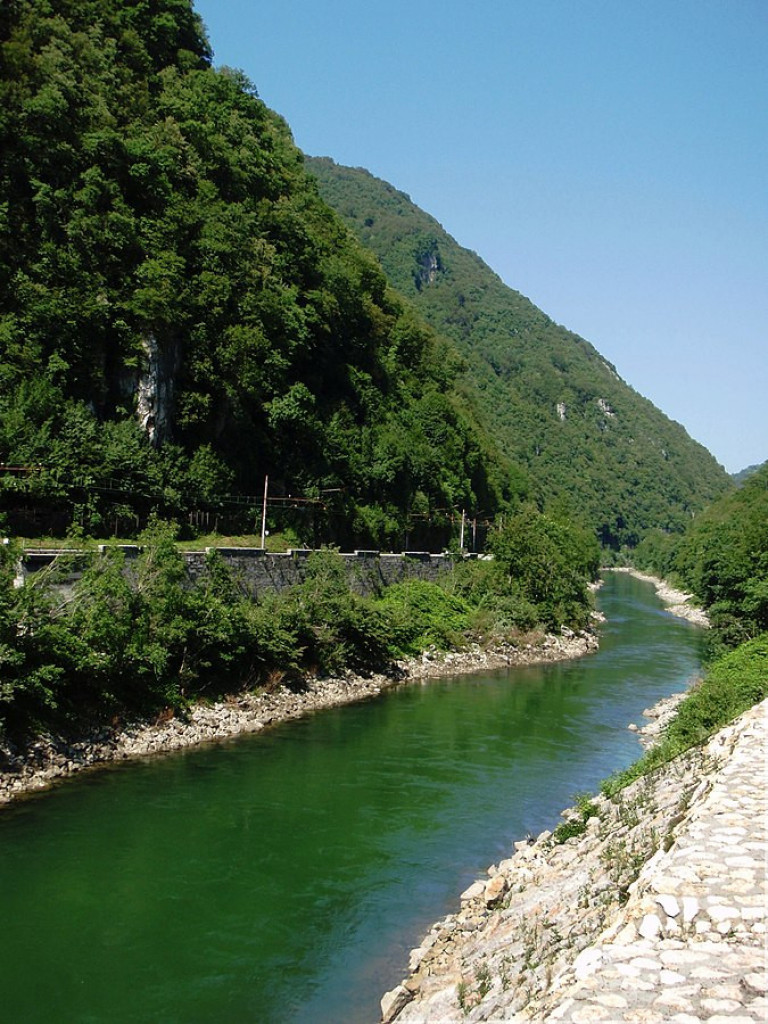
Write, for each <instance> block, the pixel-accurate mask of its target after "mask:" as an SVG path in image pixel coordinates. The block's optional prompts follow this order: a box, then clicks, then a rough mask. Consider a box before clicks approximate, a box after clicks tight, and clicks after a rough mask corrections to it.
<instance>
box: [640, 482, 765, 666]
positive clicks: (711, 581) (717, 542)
mask: <svg viewBox="0 0 768 1024" xmlns="http://www.w3.org/2000/svg"><path fill="white" fill-rule="evenodd" d="M636 559H637V561H638V563H639V564H640V565H642V566H643V567H645V568H647V569H651V570H653V571H654V572H656V573H658V574H659V575H661V576H666V577H667V578H670V579H673V580H677V581H679V582H680V583H681V584H682V585H683V586H684V587H686V588H688V589H690V590H691V591H692V592H693V593H694V594H695V595H696V597H697V598H698V600H699V601H700V602H701V604H702V605H703V607H704V608H706V609H707V610H708V612H709V614H710V618H711V620H712V624H713V626H714V628H715V635H716V638H717V641H716V642H717V643H718V644H720V645H725V646H729V647H730V646H733V645H735V644H738V643H741V642H743V641H746V640H750V639H754V638H755V637H756V636H758V635H759V634H760V633H764V632H766V631H768V463H766V464H764V465H763V466H762V467H761V468H760V469H758V470H757V471H756V472H754V473H752V474H751V475H750V476H749V477H748V478H747V480H746V481H745V483H744V484H743V486H742V487H740V488H739V489H738V490H737V491H734V492H733V493H730V494H727V495H724V496H723V497H722V498H720V499H719V500H718V501H716V502H714V503H713V504H712V505H711V506H710V507H709V508H708V509H706V511H704V512H703V513H702V514H701V515H699V516H697V517H696V519H695V521H694V522H693V523H692V524H691V526H690V527H689V529H688V530H687V531H686V533H685V535H684V536H683V537H673V536H670V535H668V534H663V533H660V532H653V533H649V534H648V535H647V537H646V538H645V540H644V541H643V543H642V544H641V545H640V547H639V548H638V550H637V552H636ZM766 672H767V673H768V667H766Z"/></svg>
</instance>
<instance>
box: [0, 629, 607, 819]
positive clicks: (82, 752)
mask: <svg viewBox="0 0 768 1024" xmlns="http://www.w3.org/2000/svg"><path fill="white" fill-rule="evenodd" d="M598 645H599V641H598V637H597V634H596V633H595V632H593V631H589V630H586V631H582V632H579V633H574V632H573V631H572V630H569V629H565V628H564V629H563V630H562V632H561V634H560V635H559V636H556V635H554V634H547V635H545V636H543V637H539V638H538V639H536V640H533V639H532V640H531V642H525V643H522V644H520V645H517V646H516V645H514V644H511V643H505V644H500V645H495V646H491V647H488V648H483V647H481V646H480V645H478V644H474V645H472V646H471V647H470V648H468V649H467V650H464V651H453V652H447V653H445V652H440V651H437V650H435V649H431V650H428V651H426V652H424V654H422V655H421V657H419V658H414V659H411V660H409V661H403V662H398V663H397V664H395V665H394V666H392V670H391V671H390V672H388V673H386V674H384V673H382V674H376V675H371V676H355V675H352V674H349V675H348V676H345V677H343V678H328V679H317V678H307V679H305V680H304V681H303V685H302V686H301V687H300V688H289V687H287V686H278V687H276V688H275V689H273V690H271V691H259V692H253V693H240V694H235V695H232V696H231V697H228V698H227V699H225V700H222V701H217V702H214V703H211V704H196V705H195V706H194V707H192V708H191V709H190V710H189V711H188V713H187V714H186V715H185V716H184V717H181V716H170V715H169V716H167V717H166V716H160V718H159V719H157V720H155V721H153V722H146V721H142V722H132V723H125V724H121V725H117V726H110V727H101V728H99V729H96V730H94V731H93V732H92V733H91V734H89V735H87V736H83V737H81V738H79V739H78V740H76V741H72V740H68V741H67V740H63V739H61V738H57V737H51V736H44V737H40V738H38V739H37V740H36V741H35V742H34V743H33V744H32V745H31V746H30V747H29V749H27V750H24V751H18V750H14V749H12V748H10V747H7V746H6V747H3V746H0V806H2V805H5V804H8V803H9V802H11V801H13V800H17V799H19V798H21V797H24V796H28V795H30V794H32V793H36V792H39V791H41V790H44V789H47V788H49V787H50V786H52V785H54V784H55V783H57V782H61V781H63V780H65V779H67V778H69V777H71V776H73V775H75V774H76V773H78V772H80V771H83V770H94V769H97V768H99V767H104V766H106V765H109V764H113V763H116V762H120V761H126V760H130V759H138V758H146V757H155V756H160V755H163V754H169V753H172V752H173V751H177V750H181V749H184V748H188V747H192V746H199V745H201V744H204V743H221V742H225V741H227V740H230V739H233V738H235V737H237V736H241V735H245V734H247V733H253V732H260V731H261V730H263V729H266V728H269V727H271V726H275V725H278V724H280V723H282V722H288V721H291V720H292V719H296V718H300V717H302V716H303V715H307V714H311V713H313V712H315V711H320V710H322V709H324V708H330V707H340V706H342V705H344V704H350V703H353V702H356V701H361V700H368V699H371V698H373V697H376V696H377V695H378V694H380V693H382V692H383V691H384V690H386V689H389V688H391V687H393V686H398V685H404V684H407V683H413V682H418V681H423V680H428V679H432V678H439V677H442V676H450V675H454V674H460V673H466V672H483V671H493V670H494V669H499V668H504V667H507V666H513V665H532V664H539V663H544V662H554V661H563V660H566V659H570V658H577V657H582V656H584V655H586V654H589V653H591V652H593V651H595V650H597V648H598Z"/></svg>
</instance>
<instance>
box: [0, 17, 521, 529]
mask: <svg viewBox="0 0 768 1024" xmlns="http://www.w3.org/2000/svg"><path fill="white" fill-rule="evenodd" d="M458 362H459V361H458V359H457V358H456V356H455V354H454V352H453V351H452V346H451V345H450V344H449V343H447V342H445V341H441V340H440V339H439V338H437V337H436V336H435V334H434V332H433V331H432V330H430V329H429V328H428V327H426V326H425V325H424V323H423V322H422V321H420V320H419V319H418V318H417V317H416V316H415V315H414V314H413V312H412V311H411V310H410V309H409V308H407V306H406V305H405V304H404V303H403V301H402V300H401V299H400V298H399V297H398V296H397V295H396V294H395V293H394V292H393V290H392V289H391V288H390V287H389V286H388V284H387V281H386V279H385V276H384V274H383V273H382V271H381V269H380V267H379V266H378V264H377V262H376V260H375V259H374V258H373V257H372V256H371V255H370V254H369V253H367V252H366V251H365V250H364V249H363V248H362V247H361V246H360V245H359V244H358V243H357V242H356V241H355V240H354V239H353V238H352V237H351V235H350V234H349V232H348V231H347V229H346V228H345V226H344V225H343V224H342V222H341V221H340V219H339V218H338V217H337V216H336V214H334V213H333V212H332V211H331V210H330V209H329V208H328V207H327V206H326V204H325V203H324V202H323V201H322V200H321V199H320V197H319V195H318V193H317V188H316V185H315V183H314V181H313V180H312V179H311V178H309V177H308V175H307V174H306V172H305V169H304V164H303V157H302V154H301V153H300V152H299V151H298V150H297V148H296V147H295V146H294V144H293V141H292V138H291V135H290V132H289V129H288V127H287V126H286V124H285V123H284V122H283V121H282V120H281V118H279V117H278V116H277V115H276V114H274V113H273V112H272V111H270V110H269V109H268V108H267V107H266V106H265V105H264V104H263V103H262V102H261V101H260V100H259V98H258V97H257V95H256V92H255V90H254V88H253V86H252V85H251V84H250V83H249V82H248V81H247V80H246V79H245V78H244V77H243V76H242V75H241V74H239V73H238V72H233V71H230V70H226V69H224V70H215V69H214V68H213V67H212V66H211V53H210V49H209V46H208V42H207V40H206V38H205V36H204V33H203V30H202V26H201V23H200V21H199V18H198V16H197V15H196V14H195V13H194V10H193V7H192V4H191V2H190V0H153V2H152V3H148V2H146V0H141V2H136V3H124V2H120V0H11V2H5V3H3V4H2V7H0V463H2V464H3V470H4V471H3V474H2V475H0V501H1V502H2V504H0V512H1V511H2V510H3V509H5V511H6V514H7V516H8V517H9V518H10V520H11V526H16V527H17V528H18V529H20V530H25V531H28V530H30V529H33V528H35V526H37V528H39V529H40V530H44V529H62V528H67V527H68V526H69V525H70V523H71V521H72V520H73V519H74V520H75V521H76V522H77V523H80V524H81V525H82V526H83V527H84V528H85V529H86V530H87V531H89V532H95V533H99V532H105V531H107V530H109V529H112V527H113V524H114V525H115V526H117V525H119V526H120V528H121V529H124V528H126V525H127V526H128V527H130V525H131V524H132V523H134V521H135V520H141V519H142V518H144V517H146V514H147V513H148V512H149V511H151V510H154V511H157V512H159V513H161V514H163V515H166V516H172V517H176V518H185V517H186V516H187V515H188V514H189V513H191V512H193V511H196V510H200V509H214V510H220V511H223V512H224V511H227V509H229V511H230V512H231V511H232V509H233V508H236V507H239V508H241V509H245V510H246V513H245V518H243V516H241V517H240V520H241V524H242V525H248V524H247V523H246V522H245V520H246V519H247V518H248V516H250V519H251V523H250V525H251V526H252V525H253V523H252V520H253V519H254V517H255V515H256V514H258V513H257V511H256V509H257V507H258V506H257V501H255V500H253V497H251V498H250V499H249V498H248V497H247V496H249V495H250V496H254V495H256V496H258V495H259V494H260V493H261V490H262V487H263V484H264V478H265V476H266V475H267V474H269V478H270V488H271V494H278V495H279V494H283V495H288V494H291V495H293V496H295V497H296V498H297V499H299V498H300V499H303V500H304V502H305V503H304V504H301V502H300V501H299V500H296V501H294V502H293V504H294V505H295V506H296V509H295V510H294V512H295V515H294V518H295V520H296V522H295V525H296V529H297V530H298V531H299V532H300V533H302V531H303V536H302V539H305V540H306V542H310V543H311V542H315V543H316V542H318V541H322V540H333V541H337V542H339V543H360V544H366V543H368V544H370V543H377V544H378V543H380V544H385V543H397V544H402V543H403V538H404V534H405V532H406V531H408V530H409V528H410V536H411V540H412V542H416V543H418V542H419V537H418V532H419V528H421V532H422V534H425V533H426V534H428V528H429V525H430V524H432V526H433V527H434V530H433V533H432V534H431V535H429V536H430V537H431V540H432V542H433V543H438V545H439V539H440V538H441V537H442V538H443V539H445V538H446V537H447V524H448V522H449V519H450V516H451V515H452V514H453V510H455V509H457V508H458V509H460V508H462V507H466V508H467V509H469V510H479V509H483V510H485V511H486V512H487V513H488V514H489V515H493V514H494V513H495V512H496V511H497V510H498V509H499V508H500V507H503V506H504V504H505V501H506V497H507V495H508V493H509V492H510V482H511V481H512V480H513V479H514V473H512V472H511V470H510V469H509V467H507V466H505V464H504V460H503V459H501V458H500V457H499V456H498V454H497V453H496V452H495V451H494V445H493V443H492V441H490V439H489V438H488V436H487V435H485V434H484V433H483V431H481V430H480V429H478V426H477V424H476V422H475V419H474V414H473V412H472V410H471V408H470V407H469V405H468V403H467V401H466V399H465V398H464V397H462V395H461V394H460V392H459V390H457V389H456V387H455V386H454V384H455V378H456V374H457V368H458ZM9 467H10V468H9ZM308 499H309V500H308ZM311 499H314V500H311ZM307 509H309V510H310V511H311V517H307V516H306V515H304V511H305V510H307ZM289 514H290V513H286V515H289ZM302 516H303V518H302ZM310 524H311V525H310ZM422 542H424V543H426V541H425V540H422Z"/></svg>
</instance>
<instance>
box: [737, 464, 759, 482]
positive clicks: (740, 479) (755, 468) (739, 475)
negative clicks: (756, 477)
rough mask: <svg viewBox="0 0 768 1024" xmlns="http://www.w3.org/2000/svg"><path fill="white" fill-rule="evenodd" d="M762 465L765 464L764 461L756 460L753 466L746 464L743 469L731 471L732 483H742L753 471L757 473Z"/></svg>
mask: <svg viewBox="0 0 768 1024" xmlns="http://www.w3.org/2000/svg"><path fill="white" fill-rule="evenodd" d="M763 466H765V463H764V462H758V463H757V464H756V465H754V466H747V467H745V468H744V469H741V470H739V472H738V473H733V474H732V476H733V481H734V483H737V484H743V483H744V482H745V481H746V480H749V478H750V477H751V476H752V475H753V474H754V473H757V471H758V470H759V469H762V468H763Z"/></svg>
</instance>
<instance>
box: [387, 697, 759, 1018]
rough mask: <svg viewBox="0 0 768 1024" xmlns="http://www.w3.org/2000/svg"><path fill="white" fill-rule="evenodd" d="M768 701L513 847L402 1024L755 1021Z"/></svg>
mask: <svg viewBox="0 0 768 1024" xmlns="http://www.w3.org/2000/svg"><path fill="white" fill-rule="evenodd" d="M767 763H768V701H766V702H764V703H763V704H761V705H758V706H757V707H755V708H752V709H751V710H750V711H748V712H746V713H745V714H744V715H742V716H741V717H740V718H739V719H737V720H736V721H735V722H733V723H731V724H730V725H728V726H727V727H726V728H724V729H722V730H721V731H720V732H719V733H717V734H716V735H715V736H714V737H713V738H712V739H711V740H710V741H709V742H708V743H707V744H706V746H704V747H703V748H700V749H696V750H693V751H691V752H689V753H688V754H686V755H684V756H683V757H681V758H679V759H677V760H676V761H675V762H674V763H673V764H670V765H668V766H666V767H664V768H663V769H660V770H658V771H657V772H656V773H655V774H654V775H653V776H650V777H647V778H644V779H640V780H638V781H637V782H635V783H634V784H633V785H632V786H630V787H628V788H627V789H625V790H624V791H622V792H621V793H619V794H618V795H617V796H616V797H615V798H614V799H613V800H609V799H607V798H605V797H595V798H594V801H593V806H590V807H589V808H588V811H587V820H586V822H584V821H583V818H584V813H582V812H583V811H584V807H583V806H582V807H581V808H580V810H579V812H576V811H575V810H574V811H572V812H565V816H566V819H567V818H568V817H569V816H570V817H572V818H573V819H574V820H575V821H576V822H579V823H581V824H577V826H576V829H577V830H578V828H580V827H581V826H582V825H583V826H584V831H583V833H582V834H580V835H577V836H574V837H572V838H569V839H567V840H566V841H565V842H562V843H558V842H556V841H555V838H554V836H553V835H552V834H550V833H548V832H545V833H543V834H542V835H540V836H539V837H538V839H536V840H535V841H531V842H519V843H516V844H515V846H516V852H515V854H514V856H512V857H511V858H510V859H509V860H506V861H503V862H502V863H500V864H498V865H494V866H493V867H491V868H490V869H489V871H488V877H487V878H484V879H479V880H478V881H476V882H475V883H474V884H473V885H471V886H470V887H469V888H468V889H467V890H466V892H464V893H463V894H462V897H461V907H460V909H459V910H458V911H457V912H456V913H455V914H451V915H449V916H448V917H446V918H445V919H444V920H443V921H441V922H439V923H438V924H436V925H435V926H434V927H433V928H432V929H431V931H430V932H429V934H428V935H427V937H426V938H425V939H424V941H423V942H422V944H421V946H420V947H419V948H418V949H415V950H414V951H413V952H412V954H411V962H410V969H411V973H410V975H409V976H408V977H407V978H406V979H405V980H404V982H403V983H402V984H401V985H399V986H397V988H395V989H394V990H392V991H391V992H389V993H387V994H386V996H385V997H384V999H383V1000H382V1017H383V1020H386V1021H392V1020H395V1019H396V1020H397V1024H452V1022H456V1024H464V1022H467V1024H472V1022H478V1021H505V1022H507V1024H524V1022H525V1024H555V1022H557V1024H591V1022H601V1021H602V1022H608V1024H757V1022H764V1021H766V1020H768V1002H767V1001H766V985H767V981H766V966H767V965H766V912H767V906H766V856H767V855H768V844H767V842H766V839H767V836H766V782H767V781H768V780H767V779H766V772H767V771H768V768H767Z"/></svg>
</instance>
